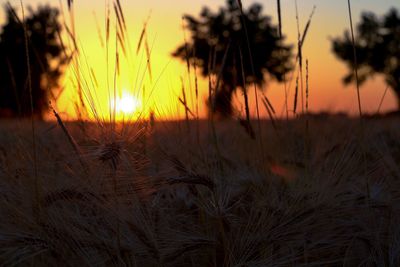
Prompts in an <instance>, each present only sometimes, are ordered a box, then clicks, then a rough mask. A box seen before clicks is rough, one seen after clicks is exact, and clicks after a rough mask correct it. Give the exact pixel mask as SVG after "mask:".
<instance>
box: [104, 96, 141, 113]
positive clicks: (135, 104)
mask: <svg viewBox="0 0 400 267" xmlns="http://www.w3.org/2000/svg"><path fill="white" fill-rule="evenodd" d="M111 106H113V105H112V103H111ZM140 108H141V101H140V100H139V99H138V98H137V97H135V96H133V95H132V94H130V93H128V92H126V91H123V92H122V95H121V96H120V97H117V99H116V106H115V111H116V113H117V114H118V115H121V116H127V115H129V116H131V115H133V114H134V113H135V112H137V111H139V109H140Z"/></svg>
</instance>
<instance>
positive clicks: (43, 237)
mask: <svg viewBox="0 0 400 267" xmlns="http://www.w3.org/2000/svg"><path fill="white" fill-rule="evenodd" d="M398 123H399V119H398V118H397V117H391V118H379V119H378V118H376V119H365V120H364V121H362V122H361V121H360V120H359V119H351V118H347V117H344V116H312V117H302V118H298V119H296V120H291V121H276V122H275V124H274V125H272V124H271V122H270V121H262V123H261V125H260V129H258V128H257V127H255V129H257V131H259V130H261V135H262V137H263V138H262V139H260V138H257V139H255V140H254V139H252V138H251V137H250V136H249V135H248V134H247V133H246V132H245V130H244V128H243V127H241V126H240V124H239V123H237V122H235V121H225V122H215V123H213V124H211V123H210V122H209V121H192V122H189V123H187V122H185V121H180V122H161V121H152V122H137V123H135V124H126V125H118V124H117V125H113V124H103V125H101V124H97V123H67V124H66V125H65V128H64V129H62V127H61V124H57V123H56V122H54V123H52V122H47V123H45V122H43V123H37V124H36V126H35V129H36V131H35V139H34V140H35V143H34V144H33V143H32V140H33V139H32V131H31V128H30V122H29V121H18V122H17V121H2V122H1V127H0V214H1V217H0V263H1V264H0V265H1V266H56V265H59V264H61V265H62V266H79V265H80V266H399V264H400V228H399V223H400V212H399V209H400V202H399V199H400V169H399V165H398V162H399V160H400V141H399V140H400V138H399V137H400V128H399V127H398ZM256 125H257V123H256V122H254V126H256ZM258 133H259V132H258Z"/></svg>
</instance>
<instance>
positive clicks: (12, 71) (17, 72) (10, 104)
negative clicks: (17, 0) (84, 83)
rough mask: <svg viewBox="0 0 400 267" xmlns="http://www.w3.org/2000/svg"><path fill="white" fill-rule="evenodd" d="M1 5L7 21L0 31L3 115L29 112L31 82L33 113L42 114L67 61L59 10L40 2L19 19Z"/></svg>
mask: <svg viewBox="0 0 400 267" xmlns="http://www.w3.org/2000/svg"><path fill="white" fill-rule="evenodd" d="M4 9H5V13H6V22H5V24H4V25H3V26H2V28H1V33H0V60H1V62H2V63H3V64H1V65H0V110H1V111H2V113H3V115H4V113H12V114H13V115H19V116H28V115H30V114H31V104H30V92H29V91H30V90H29V83H30V84H31V88H32V100H33V101H32V102H33V103H32V104H33V109H34V115H35V116H37V117H40V118H41V117H42V115H43V112H44V110H45V109H46V107H47V101H48V99H49V97H50V95H51V94H52V92H53V91H52V90H53V89H54V88H56V87H57V86H58V79H59V77H60V76H61V74H62V69H61V67H62V65H63V64H64V63H65V61H66V57H65V56H64V54H63V49H62V46H61V44H60V42H59V37H58V34H60V32H61V30H62V27H61V25H60V23H59V22H58V20H57V18H58V15H59V12H58V10H57V9H56V8H52V7H50V6H47V5H46V6H39V7H38V8H37V10H33V9H32V8H28V14H27V16H26V17H25V19H24V20H22V19H20V18H19V17H18V16H17V13H16V10H15V9H14V8H13V7H12V6H10V5H5V6H4ZM25 34H26V36H27V40H28V42H27V46H26V41H25ZM27 51H28V55H27ZM28 58H29V69H30V74H31V75H30V81H29V77H28V76H29V75H28V60H27V59H28Z"/></svg>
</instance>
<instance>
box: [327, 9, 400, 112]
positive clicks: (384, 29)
mask: <svg viewBox="0 0 400 267" xmlns="http://www.w3.org/2000/svg"><path fill="white" fill-rule="evenodd" d="M332 49H333V52H334V54H335V55H336V56H337V57H338V58H340V59H341V60H343V61H345V62H346V63H347V65H348V67H349V73H348V74H347V75H346V76H345V77H344V78H343V82H344V83H345V84H348V83H351V82H354V81H355V74H354V67H355V63H354V62H355V61H354V53H353V44H352V39H351V36H350V33H349V32H348V31H345V33H344V35H343V36H342V37H337V38H334V39H333V40H332ZM355 50H356V56H357V65H358V74H359V82H360V83H363V82H365V81H366V80H367V79H368V78H371V77H373V76H374V75H375V74H381V75H383V76H384V77H385V81H386V83H387V84H388V86H390V87H391V88H392V89H393V91H394V92H395V94H396V96H397V98H398V101H399V102H398V103H399V106H398V108H399V109H400V16H399V14H398V11H397V10H396V9H394V8H393V9H391V10H389V11H388V12H387V13H386V14H385V15H384V16H382V17H378V16H377V15H375V14H374V13H372V12H364V13H362V15H361V21H360V23H359V24H358V25H357V29H356V36H355Z"/></svg>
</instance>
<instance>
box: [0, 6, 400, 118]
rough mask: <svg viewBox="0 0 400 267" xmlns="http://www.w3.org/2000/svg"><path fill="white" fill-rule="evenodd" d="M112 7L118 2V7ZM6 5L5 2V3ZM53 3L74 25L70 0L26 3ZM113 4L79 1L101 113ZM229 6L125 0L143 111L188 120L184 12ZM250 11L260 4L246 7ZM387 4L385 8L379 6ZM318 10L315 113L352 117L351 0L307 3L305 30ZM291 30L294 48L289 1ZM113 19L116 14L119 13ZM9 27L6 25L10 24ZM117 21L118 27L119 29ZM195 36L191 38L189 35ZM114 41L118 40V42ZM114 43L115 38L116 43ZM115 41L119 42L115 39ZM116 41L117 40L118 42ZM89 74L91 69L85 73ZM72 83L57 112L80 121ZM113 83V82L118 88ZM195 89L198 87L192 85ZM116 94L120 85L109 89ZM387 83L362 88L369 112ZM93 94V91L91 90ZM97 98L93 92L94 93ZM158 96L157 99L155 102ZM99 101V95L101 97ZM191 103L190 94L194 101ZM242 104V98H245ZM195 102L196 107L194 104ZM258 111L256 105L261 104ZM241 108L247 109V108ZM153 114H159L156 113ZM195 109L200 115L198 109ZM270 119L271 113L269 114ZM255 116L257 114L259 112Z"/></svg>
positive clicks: (312, 42) (131, 71)
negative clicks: (337, 52) (345, 49)
mask: <svg viewBox="0 0 400 267" xmlns="http://www.w3.org/2000/svg"><path fill="white" fill-rule="evenodd" d="M110 1H111V0H110ZM1 2H2V3H4V2H5V1H1ZM46 2H47V3H50V4H51V5H54V6H59V5H60V2H61V3H62V4H63V8H64V12H65V13H66V15H67V18H68V12H67V8H66V5H65V4H66V0H65V1H64V0H60V1H59V0H49V1H39V0H31V1H27V0H25V1H23V3H24V5H32V6H36V5H37V3H46ZM105 2H106V1H104V0H102V1H97V0H96V1H94V0H93V1H92V0H91V1H89V0H75V1H74V10H75V20H76V30H77V36H78V39H79V42H80V46H81V49H82V51H85V57H81V65H80V71H81V72H82V73H81V75H82V77H83V79H84V80H86V81H88V84H89V86H88V87H87V88H86V94H91V95H92V96H93V98H94V99H95V102H97V104H96V105H98V106H99V108H98V109H99V110H104V109H107V103H108V102H109V101H108V100H107V98H108V91H107V78H106V77H107V75H106V69H107V67H106V61H105V58H106V56H105V54H106V52H105V48H103V47H101V44H100V41H99V35H98V31H97V28H96V22H95V16H94V15H93V14H94V13H95V14H96V18H97V21H98V23H99V25H100V29H101V32H102V33H101V34H102V35H103V36H104V31H105V30H104V28H105V27H104V25H105ZM224 2H225V1H224V0H221V1H219V0H218V1H217V0H191V1H189V0H170V1H165V0H147V1H136V0H121V3H122V5H123V8H124V13H125V17H126V20H127V24H128V25H127V26H128V32H129V37H130V44H131V47H132V49H131V50H132V57H131V59H130V61H129V64H127V63H123V62H121V66H122V67H121V77H120V78H119V79H118V81H117V88H118V89H119V90H121V92H120V95H121V97H122V91H125V90H126V91H129V94H132V95H135V96H137V98H139V99H143V98H144V99H145V100H146V103H142V104H141V106H142V107H145V108H149V107H154V106H156V109H157V113H159V116H162V117H166V118H172V117H181V116H182V115H183V109H182V108H181V106H180V105H179V104H178V103H177V97H178V96H179V95H180V94H181V81H180V79H181V77H183V80H184V82H185V86H186V87H189V81H188V77H187V73H186V70H185V66H184V64H182V63H181V62H179V61H177V60H176V59H173V60H171V57H170V53H171V52H172V51H173V50H174V48H176V47H177V45H178V44H180V43H181V42H182V41H183V32H182V26H181V16H182V14H184V13H188V14H192V15H197V14H198V13H199V12H200V10H201V8H202V6H205V5H206V6H210V7H212V8H214V9H215V8H217V6H220V5H223V4H224ZM242 2H243V3H244V5H245V6H247V5H248V4H250V3H252V2H256V1H246V0H242ZM257 2H259V3H261V4H263V5H264V13H265V14H267V15H271V16H272V17H273V22H274V23H276V22H277V20H276V18H275V14H276V1H266V0H260V1H257ZM352 2H353V11H354V18H355V21H356V22H357V21H358V18H359V14H360V12H361V10H370V11H374V12H375V13H377V14H383V13H384V12H386V11H387V10H388V9H389V8H390V7H392V6H394V7H397V8H400V2H399V1H397V0H382V1H376V0H354V1H352ZM378 2H379V3H378ZM11 3H12V4H14V5H15V6H19V1H16V0H13V1H11ZM314 4H315V5H316V7H317V9H316V13H315V15H314V18H313V20H312V24H311V28H310V31H309V34H308V36H307V40H306V43H305V46H304V53H303V57H304V58H307V59H308V60H309V64H310V109H311V110H312V111H322V110H324V111H345V112H348V113H351V114H356V113H357V101H356V91H355V89H354V86H353V85H351V86H348V87H344V86H343V85H342V83H341V78H342V77H343V75H344V74H345V73H346V72H347V69H346V66H345V64H343V63H342V62H340V61H338V60H337V59H336V58H335V57H334V55H333V54H332V53H331V52H330V51H331V50H330V41H329V37H334V36H338V35H341V34H342V33H343V31H344V30H345V29H346V28H348V13H347V1H331V0H318V1H317V0H313V1H311V0H299V1H298V6H299V13H300V24H301V26H300V27H301V28H303V27H304V25H305V23H306V21H307V19H308V16H309V14H310V12H311V10H312V7H313V5H314ZM282 9H283V31H284V33H285V34H286V36H287V41H288V42H289V43H292V44H294V43H295V42H296V40H297V31H296V19H295V1H294V0H283V1H282ZM111 11H112V12H111V13H112V14H113V10H111ZM149 12H151V19H150V22H149V25H148V41H149V44H150V46H151V47H152V53H151V65H152V76H153V80H152V82H150V79H149V77H148V76H149V75H148V73H146V74H145V75H144V76H145V77H144V80H143V83H141V82H140V80H141V79H140V78H141V77H142V76H143V73H144V69H145V65H146V56H145V53H144V51H142V52H141V53H139V54H138V55H136V54H135V50H136V45H137V41H138V39H139V35H140V32H141V29H142V26H143V22H144V21H145V20H146V18H147V16H148V14H149ZM3 20H4V19H3ZM114 23H115V22H113V21H112V25H114ZM187 35H189V33H187ZM111 36H112V35H111ZM112 38H114V37H112ZM111 40H112V39H111ZM114 42H115V41H112V43H114ZM110 47H111V48H110V54H109V57H110V61H111V62H114V61H115V52H113V51H112V50H113V45H111V44H110ZM87 66H89V68H92V69H93V71H94V73H96V79H97V80H98V88H97V89H96V90H94V88H95V87H97V85H96V86H95V85H90V80H92V79H90V78H89V77H90V74H89V73H90V71H87ZM128 66H129V67H128ZM85 69H86V70H85ZM108 73H109V82H108V84H111V85H113V82H112V80H113V74H114V63H109V72H108ZM71 77H75V78H76V74H73V71H72V70H71V68H70V69H69V70H68V71H67V75H66V76H65V77H64V78H63V80H62V82H61V84H62V85H63V86H64V87H65V88H66V89H65V91H64V92H63V95H62V96H61V99H60V101H58V103H57V107H58V109H59V110H60V111H61V112H66V113H65V115H69V116H73V115H72V114H73V110H74V101H75V100H76V88H74V86H73V85H72V84H71ZM110 81H111V82H110ZM141 84H143V85H144V86H145V94H146V95H145V96H144V97H143V96H142V95H140V94H141V93H142V92H143V91H142V88H143V86H141ZM191 84H192V86H193V82H192V83H191ZM109 87H112V86H109ZM293 87H294V85H293V86H292V90H291V91H290V99H289V105H290V106H291V105H292V103H293ZM200 88H201V98H202V99H201V103H200V104H201V106H203V108H200V110H201V111H202V113H201V114H202V115H205V109H204V98H205V97H206V95H207V90H208V87H207V85H206V83H205V82H204V81H201V82H200ZM384 89H385V84H384V83H383V82H382V79H381V78H380V77H379V76H376V77H375V78H374V79H372V80H369V81H368V82H367V83H365V84H364V85H363V87H362V91H361V95H362V107H363V110H364V111H366V112H375V111H376V109H377V107H378V104H379V101H380V98H381V97H382V95H383V92H384ZM84 91H85V90H84ZM89 91H90V92H89ZM150 91H152V92H151V95H150ZM265 92H266V94H267V95H268V96H269V98H270V100H271V102H272V104H273V105H274V107H275V109H276V110H277V111H278V112H279V114H282V112H281V111H282V110H283V104H284V87H283V84H275V83H269V84H268V87H267V88H266V90H265ZM96 95H97V96H96ZM187 97H188V99H191V96H190V93H189V92H188V95H187ZM239 97H240V96H239ZM189 103H191V102H190V101H189ZM253 107H254V105H253ZM395 107H396V101H395V99H394V97H393V95H392V94H391V93H389V94H388V95H387V97H386V98H385V102H384V107H383V110H390V109H393V108H395ZM239 108H240V107H239ZM152 109H153V108H152ZM193 110H194V108H193ZM263 113H264V112H263ZM253 114H254V108H253Z"/></svg>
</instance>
